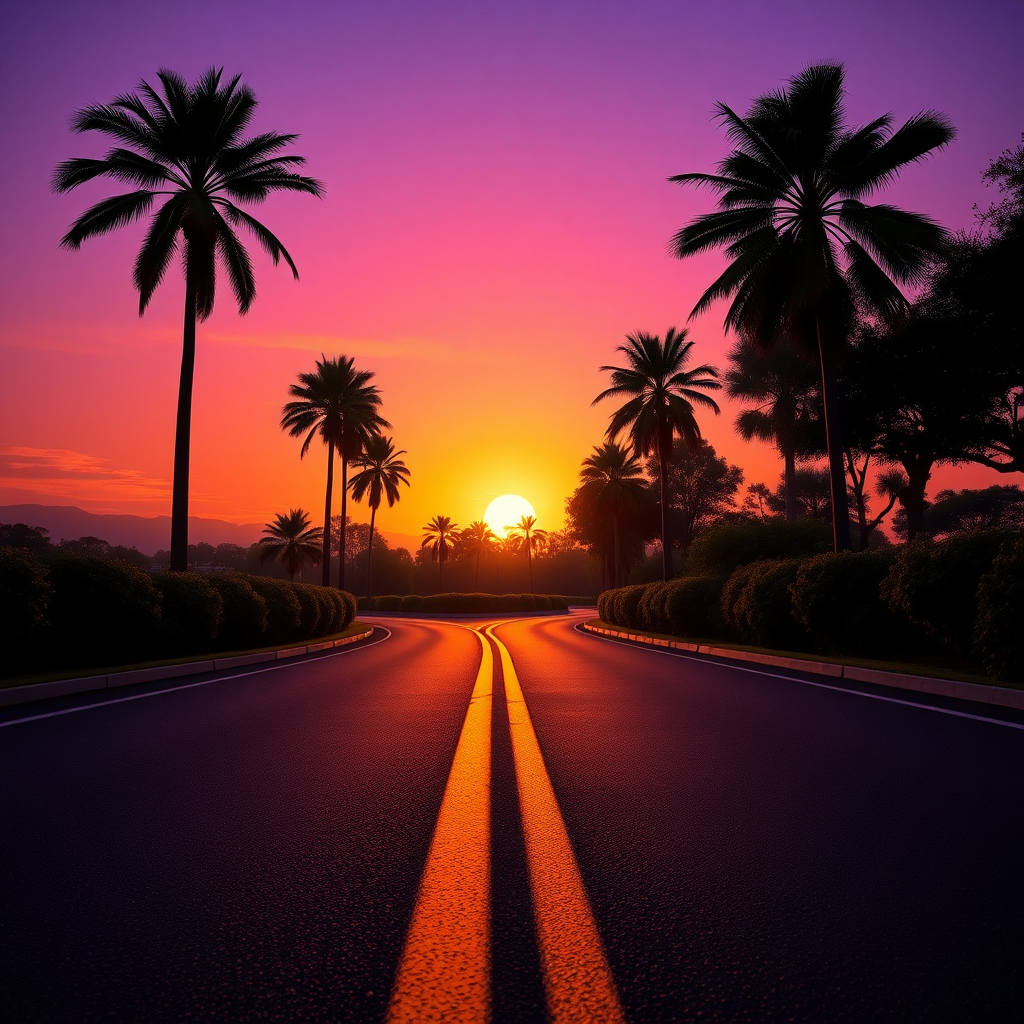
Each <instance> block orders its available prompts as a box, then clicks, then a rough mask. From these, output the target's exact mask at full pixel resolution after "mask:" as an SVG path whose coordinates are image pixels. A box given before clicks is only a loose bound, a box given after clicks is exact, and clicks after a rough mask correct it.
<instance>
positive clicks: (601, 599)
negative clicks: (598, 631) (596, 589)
mask: <svg viewBox="0 0 1024 1024" xmlns="http://www.w3.org/2000/svg"><path fill="white" fill-rule="evenodd" d="M614 593H615V591H614V590H602V591H601V593H600V594H598V595H597V617H598V618H599V619H600V620H601V621H602V622H608V623H611V621H612V620H611V611H610V607H609V606H610V604H611V600H612V595H613V594H614Z"/></svg>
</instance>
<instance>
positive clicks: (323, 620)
mask: <svg viewBox="0 0 1024 1024" xmlns="http://www.w3.org/2000/svg"><path fill="white" fill-rule="evenodd" d="M306 586H308V587H309V588H310V589H311V590H312V591H313V594H314V595H315V597H316V601H317V604H318V605H319V607H320V619H319V621H318V623H317V627H316V635H317V636H330V635H331V633H337V632H338V623H339V622H340V621H341V606H340V605H339V604H338V603H337V602H336V601H335V600H334V598H333V597H331V592H330V590H329V589H328V588H327V587H319V586H316V585H314V584H312V583H307V584H306Z"/></svg>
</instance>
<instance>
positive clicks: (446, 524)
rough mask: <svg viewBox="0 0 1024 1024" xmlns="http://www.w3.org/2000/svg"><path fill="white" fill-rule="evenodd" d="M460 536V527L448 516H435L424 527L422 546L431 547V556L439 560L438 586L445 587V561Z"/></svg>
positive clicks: (432, 558)
mask: <svg viewBox="0 0 1024 1024" xmlns="http://www.w3.org/2000/svg"><path fill="white" fill-rule="evenodd" d="M458 538H459V527H458V524H457V523H453V522H452V521H451V519H449V518H448V516H434V518H433V519H431V520H430V522H429V523H427V525H426V526H424V527H423V543H422V544H420V547H421V548H430V558H431V560H432V561H435V562H437V582H438V587H439V588H440V589H441V590H443V589H444V583H443V581H444V563H445V562H447V561H448V559H449V557H450V556H451V553H452V551H454V550H455V545H456V543H457V541H458Z"/></svg>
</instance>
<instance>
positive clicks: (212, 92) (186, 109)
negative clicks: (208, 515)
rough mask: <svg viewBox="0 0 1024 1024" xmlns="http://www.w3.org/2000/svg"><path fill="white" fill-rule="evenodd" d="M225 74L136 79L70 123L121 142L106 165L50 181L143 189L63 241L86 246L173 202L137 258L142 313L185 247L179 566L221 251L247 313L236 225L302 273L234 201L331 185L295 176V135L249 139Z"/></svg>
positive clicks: (235, 82) (67, 169)
mask: <svg viewBox="0 0 1024 1024" xmlns="http://www.w3.org/2000/svg"><path fill="white" fill-rule="evenodd" d="M222 74H223V69H219V70H218V69H215V68H210V70H209V71H207V72H206V73H205V74H203V75H201V76H200V78H199V80H198V81H197V82H196V83H195V84H194V85H189V84H188V83H187V82H186V81H185V79H184V78H182V77H181V76H180V75H178V74H176V73H175V72H173V71H159V72H157V77H158V78H159V79H160V86H159V88H153V87H152V86H151V85H149V84H148V83H147V82H140V83H139V87H138V88H139V92H138V93H125V94H123V95H121V96H118V97H117V98H116V99H114V100H113V101H112V102H111V103H108V104H103V105H93V106H88V107H84V108H83V109H82V110H80V111H78V113H76V114H75V116H74V117H73V118H72V121H71V127H72V129H73V130H74V131H76V132H92V131H95V132H100V133H101V134H103V135H108V136H110V137H111V138H112V139H113V140H114V141H115V142H116V143H120V145H116V146H115V147H114V148H113V149H111V150H109V151H108V152H107V154H106V156H104V157H103V158H102V159H101V160H88V159H82V158H78V159H74V160H65V161H64V162H63V163H61V164H60V165H59V166H58V167H57V170H56V172H55V173H54V177H53V187H54V189H55V190H56V191H57V192H67V191H69V190H71V189H73V188H77V187H78V186H79V185H81V184H83V183H84V182H87V181H91V180H92V179H93V178H97V177H101V176H103V175H108V176H110V177H112V178H114V179H116V180H117V181H119V182H124V183H126V184H129V185H134V186H136V188H135V190H134V191H132V192H126V193H124V194H122V195H118V196H112V197H111V198H110V199H104V200H102V201H101V202H99V203H96V205H95V206H91V207H90V208H89V209H88V210H86V211H85V213H83V214H82V216H81V217H79V218H78V220H76V221H75V222H74V224H72V225H71V229H70V230H69V231H68V233H67V234H66V235H65V236H64V237H63V238H62V239H61V243H60V244H61V246H62V247H63V248H65V249H78V248H79V246H81V244H82V242H84V241H85V239H87V238H91V237H92V236H93V235H101V234H105V233H106V232H108V231H112V230H114V229H115V228H119V227H123V226H124V225H126V224H130V223H132V222H133V221H135V220H138V219H139V218H141V217H144V216H146V215H147V214H148V213H149V212H150V211H151V210H152V208H153V205H154V203H155V202H156V198H157V196H167V197H168V198H167V199H166V200H165V201H162V205H161V206H160V208H159V209H158V210H157V211H156V213H155V214H154V216H153V218H152V220H151V221H150V225H149V230H148V231H147V232H146V238H145V240H144V241H143V243H142V248H141V249H140V250H139V254H138V255H137V256H136V257H135V272H134V281H135V287H136V288H137V289H138V292H139V316H141V315H142V314H143V313H144V312H145V310H146V307H147V306H148V305H149V301H150V299H151V298H152V297H153V293H154V292H155V291H156V289H157V286H158V285H159V284H160V282H161V281H162V280H163V276H164V273H165V272H166V270H167V268H168V266H170V264H171V263H172V262H173V260H174V257H175V256H176V255H177V254H178V253H179V252H180V254H181V261H182V268H183V271H184V275H185V326H184V337H183V342H182V356H181V378H180V383H179V385H178V412H177V420H176V425H175V435H174V481H173V487H172V495H171V562H170V564H171V568H172V569H174V570H176V571H184V570H185V569H186V568H187V564H188V475H189V448H190V440H191V425H192V378H193V374H194V370H195V353H196V321H197V320H205V319H206V318H207V317H208V316H209V315H210V314H211V313H212V312H213V302H214V293H215V290H216V283H217V272H216V263H217V257H218V256H219V258H220V261H221V263H222V265H223V267H224V270H225V271H226V273H227V276H228V282H229V283H230V285H231V290H232V291H233V292H234V295H235V301H236V303H237V304H238V312H239V313H240V314H245V313H247V312H248V310H249V307H250V306H251V305H252V303H253V300H254V299H255V298H256V279H255V276H254V274H253V267H252V260H251V259H250V257H249V253H248V251H247V250H246V248H245V246H244V245H243V244H242V243H241V241H240V240H239V238H238V236H237V235H236V234H235V231H234V230H233V229H234V228H239V227H244V228H246V230H248V231H249V232H250V233H251V234H252V235H254V236H255V238H256V240H257V241H258V242H259V244H260V245H261V246H262V247H263V248H264V249H265V250H266V252H267V253H269V255H270V257H271V259H272V260H273V261H274V263H275V264H277V263H278V261H279V260H282V259H283V260H284V261H285V263H287V264H288V266H289V267H290V268H291V271H292V275H293V276H294V277H295V279H296V280H298V277H299V272H298V270H297V269H296V268H295V263H294V261H293V260H292V258H291V256H290V255H289V254H288V251H287V250H286V249H285V247H284V246H283V245H282V244H281V243H280V242H279V241H278V239H277V238H276V237H275V236H274V235H273V234H272V233H271V232H270V231H269V230H268V229H267V228H266V227H265V226H264V225H263V224H261V223H260V222H259V221H258V220H256V219H255V218H254V217H252V216H250V215H249V214H248V213H246V212H245V211H244V210H242V209H240V208H239V207H238V206H237V205H236V203H261V202H263V201H264V200H265V199H266V198H267V197H268V196H269V195H270V194H271V192H274V191H278V190H285V191H291V192H307V193H309V194H311V195H314V196H322V195H323V192H324V189H323V185H322V184H321V183H320V182H319V181H317V180H316V179H315V178H308V177H305V176H304V175H301V174H297V173H296V172H295V170H294V168H296V167H299V166H301V165H302V164H304V163H305V160H304V158H303V157H301V156H283V155H276V154H279V153H280V151H281V150H282V149H284V148H285V147H286V146H288V145H289V144H290V143H292V142H294V141H295V140H296V139H297V138H298V136H297V135H281V134H279V133H277V132H264V133H263V134H260V135H254V136H251V137H249V138H247V139H246V138H243V133H244V132H245V131H246V129H247V128H248V127H249V124H250V123H251V121H252V118H253V114H254V112H255V110H256V96H255V94H254V93H253V91H252V90H251V89H250V88H249V87H248V86H244V85H239V80H240V77H241V76H239V75H236V76H235V77H234V78H232V79H231V81H230V82H229V83H228V84H227V85H224V86H222V85H221V75H222Z"/></svg>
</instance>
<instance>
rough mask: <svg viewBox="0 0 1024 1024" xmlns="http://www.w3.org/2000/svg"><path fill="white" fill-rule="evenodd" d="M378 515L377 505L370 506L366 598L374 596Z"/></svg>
mask: <svg viewBox="0 0 1024 1024" xmlns="http://www.w3.org/2000/svg"><path fill="white" fill-rule="evenodd" d="M376 517H377V506H376V505H371V506H370V539H369V540H368V541H367V542H366V600H367V601H369V600H370V598H371V597H373V521H374V519H376Z"/></svg>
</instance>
